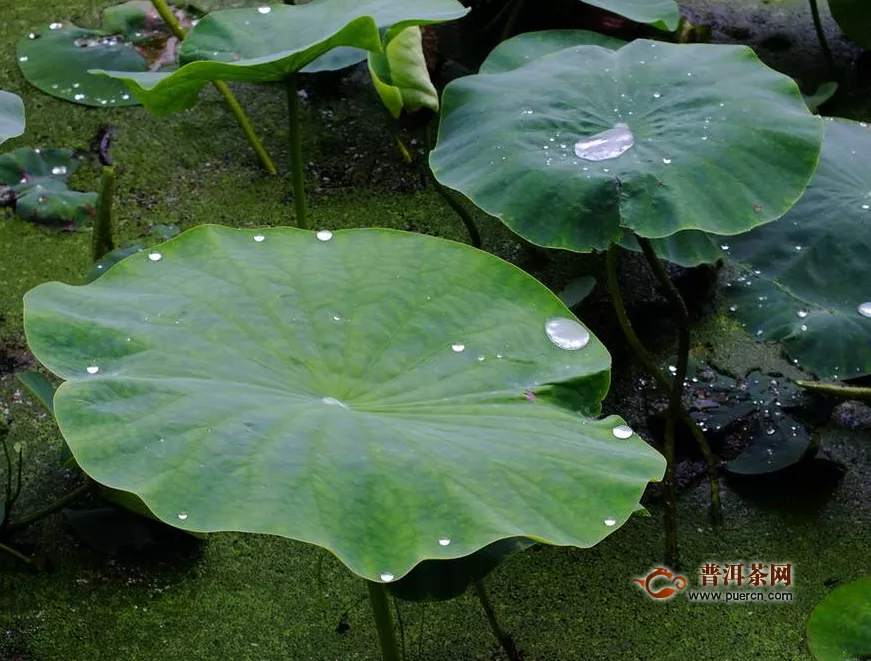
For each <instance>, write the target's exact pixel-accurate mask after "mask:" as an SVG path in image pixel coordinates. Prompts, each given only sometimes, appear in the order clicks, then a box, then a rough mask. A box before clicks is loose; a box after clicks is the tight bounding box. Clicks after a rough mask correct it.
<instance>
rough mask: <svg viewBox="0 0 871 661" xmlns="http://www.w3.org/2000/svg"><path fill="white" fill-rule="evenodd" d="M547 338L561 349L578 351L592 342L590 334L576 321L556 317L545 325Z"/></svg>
mask: <svg viewBox="0 0 871 661" xmlns="http://www.w3.org/2000/svg"><path fill="white" fill-rule="evenodd" d="M544 332H545V333H547V337H548V338H549V339H550V341H551V342H553V343H554V344H555V345H556V346H558V347H559V348H560V349H566V350H567V351H576V350H578V349H583V348H584V347H585V346H587V344H589V342H590V332H589V331H588V330H587V329H586V328H584V327H583V326H582V325H581V324H580V323H578V322H577V321H575V320H574V319H567V318H565V317H554V318H553V319H548V320H547V321H546V322H545V324H544Z"/></svg>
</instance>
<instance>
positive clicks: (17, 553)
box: [0, 544, 39, 569]
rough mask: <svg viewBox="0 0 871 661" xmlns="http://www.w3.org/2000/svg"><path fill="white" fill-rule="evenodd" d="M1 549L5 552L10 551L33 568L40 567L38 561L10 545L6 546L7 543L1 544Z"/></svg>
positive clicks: (10, 553) (13, 555)
mask: <svg viewBox="0 0 871 661" xmlns="http://www.w3.org/2000/svg"><path fill="white" fill-rule="evenodd" d="M0 551H2V552H3V553H8V554H9V555H11V556H12V557H13V558H17V559H18V560H21V562H23V563H25V564H26V565H29V566H30V567H32V568H33V569H38V568H39V566H38V565H37V564H36V562H34V561H33V560H32V559H30V558H28V557H27V556H26V555H24V554H23V553H19V552H18V551H16V550H15V549H13V548H10V547H9V546H6V545H5V544H0Z"/></svg>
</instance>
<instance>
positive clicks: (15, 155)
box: [0, 147, 97, 229]
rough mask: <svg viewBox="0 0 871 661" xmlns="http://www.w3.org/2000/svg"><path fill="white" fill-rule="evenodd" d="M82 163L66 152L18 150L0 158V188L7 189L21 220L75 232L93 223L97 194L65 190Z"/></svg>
mask: <svg viewBox="0 0 871 661" xmlns="http://www.w3.org/2000/svg"><path fill="white" fill-rule="evenodd" d="M81 164H82V162H81V161H80V160H79V159H78V158H75V157H74V156H73V152H72V151H71V150H69V149H30V148H29V147H21V148H20V149H16V150H15V151H11V152H9V153H7V154H3V155H2V156H0V186H8V187H9V188H10V189H11V191H12V194H13V195H14V201H15V213H16V214H18V216H19V217H20V218H22V219H23V220H29V221H32V222H35V223H40V224H43V225H52V226H55V227H59V228H63V229H77V228H80V227H82V226H84V225H86V224H87V223H88V222H90V221H91V220H92V218H93V217H94V213H95V205H96V204H97V194H96V193H79V192H78V191H72V190H70V189H69V188H67V179H68V178H69V176H70V175H71V174H72V173H73V172H75V171H76V170H78V169H79V166H81Z"/></svg>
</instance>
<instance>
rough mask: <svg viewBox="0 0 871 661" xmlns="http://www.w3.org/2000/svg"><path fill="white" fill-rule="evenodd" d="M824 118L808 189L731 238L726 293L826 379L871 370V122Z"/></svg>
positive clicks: (742, 314) (751, 323)
mask: <svg viewBox="0 0 871 661" xmlns="http://www.w3.org/2000/svg"><path fill="white" fill-rule="evenodd" d="M825 125H826V140H825V144H824V146H823V154H822V158H821V159H820V165H819V168H818V169H817V171H816V174H815V175H814V178H813V181H812V182H811V184H810V187H809V188H808V190H807V193H806V194H805V195H804V197H802V199H801V200H799V202H798V204H796V205H795V207H793V208H792V209H791V210H790V212H789V213H788V214H787V215H786V216H784V217H783V218H782V219H780V220H778V221H777V222H776V223H772V224H771V225H768V226H765V227H760V228H758V229H756V230H754V231H752V232H749V233H748V234H745V235H742V236H738V237H733V238H732V239H731V240H730V242H729V243H730V246H731V250H730V251H729V259H730V260H731V262H732V263H733V264H734V265H736V266H737V267H738V268H739V269H740V270H739V275H738V277H737V279H736V280H735V281H733V282H732V283H731V286H730V287H728V288H727V289H726V295H727V298H728V301H729V303H730V304H731V308H734V312H735V315H736V317H737V318H738V319H740V320H741V322H742V323H743V324H744V325H745V326H746V327H747V330H748V331H750V333H751V334H753V335H754V336H756V337H759V338H764V339H766V340H775V341H778V342H780V343H781V344H782V345H783V346H784V348H785V349H786V351H787V352H788V353H789V354H790V355H791V356H792V357H793V358H794V359H795V360H796V362H798V363H800V364H801V365H802V366H803V367H805V368H807V369H809V370H811V371H813V372H815V373H817V374H819V375H821V376H823V377H825V378H830V377H832V376H834V377H835V378H844V379H846V378H853V377H858V376H862V375H865V374H871V279H869V277H868V255H869V254H871V231H869V223H871V163H869V161H868V159H867V154H868V153H869V150H871V129H869V128H868V127H867V126H865V125H864V124H859V123H857V122H851V121H848V120H841V119H839V120H829V121H827V122H825ZM866 305H867V307H868V309H867V310H866V308H865V307H863V306H866ZM862 310H866V314H862Z"/></svg>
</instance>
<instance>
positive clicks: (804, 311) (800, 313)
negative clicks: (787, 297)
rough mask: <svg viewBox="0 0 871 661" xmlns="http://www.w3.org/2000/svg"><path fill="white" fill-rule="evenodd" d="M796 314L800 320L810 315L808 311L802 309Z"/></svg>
mask: <svg viewBox="0 0 871 661" xmlns="http://www.w3.org/2000/svg"><path fill="white" fill-rule="evenodd" d="M795 314H796V316H797V317H798V318H799V319H804V318H805V317H807V316H808V314H809V313H808V311H807V310H806V309H804V308H802V309H801V310H799V311H798V312H796V313H795Z"/></svg>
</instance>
